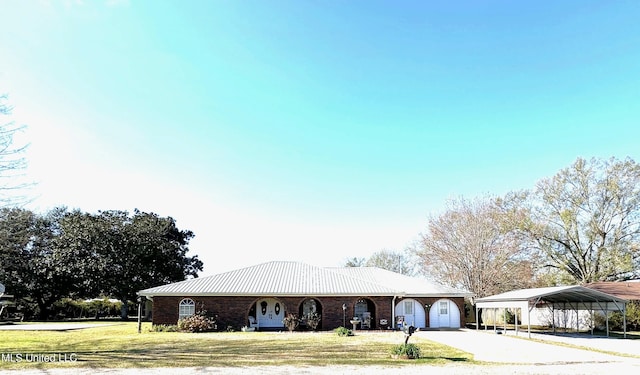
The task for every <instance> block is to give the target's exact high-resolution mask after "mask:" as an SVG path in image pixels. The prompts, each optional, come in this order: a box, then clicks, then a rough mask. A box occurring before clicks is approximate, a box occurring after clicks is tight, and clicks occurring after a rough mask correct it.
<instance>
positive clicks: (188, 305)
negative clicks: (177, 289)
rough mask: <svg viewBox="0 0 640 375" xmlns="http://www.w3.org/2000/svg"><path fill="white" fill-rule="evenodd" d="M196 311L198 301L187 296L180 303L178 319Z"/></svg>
mask: <svg viewBox="0 0 640 375" xmlns="http://www.w3.org/2000/svg"><path fill="white" fill-rule="evenodd" d="M195 313H196V303H195V302H194V301H193V300H192V299H191V298H185V299H183V300H182V301H180V305H178V319H182V318H186V317H188V316H191V315H193V314H195Z"/></svg>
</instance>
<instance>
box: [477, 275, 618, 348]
mask: <svg viewBox="0 0 640 375" xmlns="http://www.w3.org/2000/svg"><path fill="white" fill-rule="evenodd" d="M536 307H547V308H549V309H551V312H552V314H553V317H554V318H553V319H552V321H553V323H552V324H553V330H554V332H555V329H556V327H555V311H557V310H564V311H566V310H570V311H575V312H576V316H577V315H578V313H579V311H580V310H587V311H590V312H591V316H592V317H593V313H594V311H603V312H604V313H605V315H606V318H607V319H606V321H607V323H606V324H607V325H606V329H607V336H609V312H610V311H620V312H621V313H622V316H623V328H624V337H627V320H626V317H625V315H626V307H627V300H625V299H622V298H618V297H616V296H612V295H610V294H607V293H603V292H600V291H597V290H594V289H589V288H586V287H583V286H580V285H574V286H555V287H548V288H533V289H519V290H512V291H510V292H506V293H501V294H496V295H494V296H490V297H484V298H479V299H477V300H476V322H479V319H478V318H479V311H480V309H494V311H496V310H498V309H503V310H506V309H520V311H521V312H522V313H524V310H525V309H526V310H527V332H528V334H529V338H531V311H532V310H533V309H535V308H536ZM503 315H504V317H505V327H506V313H505V314H503ZM517 316H518V315H517V314H516V322H515V323H516V324H515V327H516V334H517V333H518V320H517V319H518V317H517ZM523 320H524V318H523ZM576 324H579V322H578V319H576ZM577 328H579V326H578V327H577ZM477 329H479V324H476V330H477ZM485 329H486V325H485ZM494 329H495V325H494ZM591 333H592V334H593V329H592V331H591Z"/></svg>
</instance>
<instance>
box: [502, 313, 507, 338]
mask: <svg viewBox="0 0 640 375" xmlns="http://www.w3.org/2000/svg"><path fill="white" fill-rule="evenodd" d="M502 316H503V318H504V329H503V333H504V334H505V335H506V334H507V308H506V307H505V308H503V309H502Z"/></svg>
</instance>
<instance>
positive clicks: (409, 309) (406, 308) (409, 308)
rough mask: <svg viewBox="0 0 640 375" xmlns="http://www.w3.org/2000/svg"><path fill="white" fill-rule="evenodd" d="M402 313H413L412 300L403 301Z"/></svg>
mask: <svg viewBox="0 0 640 375" xmlns="http://www.w3.org/2000/svg"><path fill="white" fill-rule="evenodd" d="M404 315H413V300H410V301H404Z"/></svg>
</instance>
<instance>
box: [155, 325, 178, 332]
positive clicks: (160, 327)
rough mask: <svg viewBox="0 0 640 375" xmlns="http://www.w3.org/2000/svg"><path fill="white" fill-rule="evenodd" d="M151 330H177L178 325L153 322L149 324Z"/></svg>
mask: <svg viewBox="0 0 640 375" xmlns="http://www.w3.org/2000/svg"><path fill="white" fill-rule="evenodd" d="M151 332H178V326H177V325H175V324H154V325H152V326H151Z"/></svg>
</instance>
